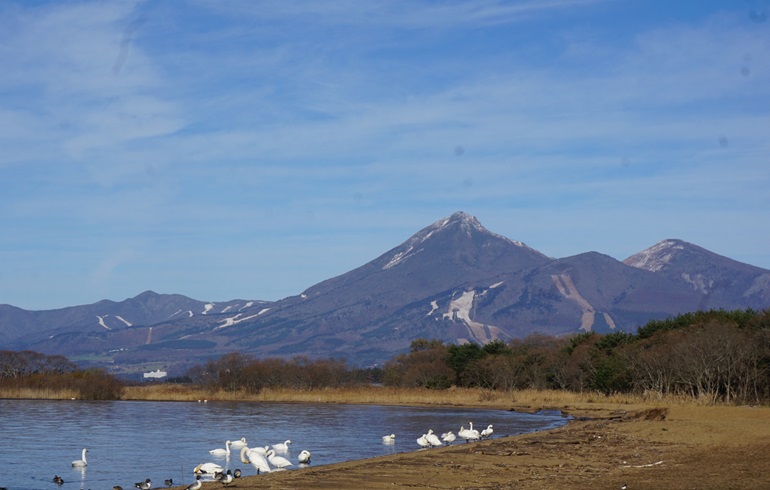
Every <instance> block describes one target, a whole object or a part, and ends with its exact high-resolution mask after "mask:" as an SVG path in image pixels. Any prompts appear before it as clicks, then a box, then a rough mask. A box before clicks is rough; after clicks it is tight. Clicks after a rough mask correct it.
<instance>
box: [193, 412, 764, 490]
mask: <svg viewBox="0 0 770 490" xmlns="http://www.w3.org/2000/svg"><path fill="white" fill-rule="evenodd" d="M508 408H510V407H508ZM543 408H546V407H543ZM559 409H561V410H563V411H564V412H565V413H567V414H570V415H573V416H575V417H576V419H575V420H573V421H571V422H570V423H569V424H567V425H566V426H563V427H560V428H557V429H552V430H549V431H544V432H537V433H532V434H525V435H520V436H511V437H501V438H495V439H492V440H488V441H482V442H476V443H467V444H466V443H455V444H454V445H452V446H449V447H443V448H434V449H430V450H420V451H415V452H410V453H399V454H394V455H388V456H381V457H377V458H371V459H366V460H357V461H349V462H345V463H339V464H332V465H320V466H311V467H309V468H304V469H298V470H292V471H282V472H274V473H271V474H267V475H259V476H251V477H246V478H241V479H238V480H236V482H235V484H234V485H231V487H236V488H239V489H262V488H269V489H384V488H389V489H393V488H457V489H482V488H483V489H504V488H516V489H530V488H531V489H542V488H548V489H575V488H585V489H594V488H608V489H619V488H620V487H621V485H623V484H626V485H627V487H628V489H629V490H637V489H680V488H681V489H690V488H697V489H703V488H714V489H730V488H734V489H740V488H752V489H756V488H770V408H766V407H723V406H719V407H704V406H679V405H677V406H665V405H660V406H642V407H634V406H627V405H617V406H612V405H606V404H605V405H601V406H593V405H589V404H586V405H583V406H573V407H561V408H559ZM249 469H250V468H249ZM214 485H216V487H214V488H218V487H219V486H220V484H219V483H213V482H212V483H206V484H205V485H204V489H205V488H206V487H213V486H214ZM179 488H184V487H179Z"/></svg>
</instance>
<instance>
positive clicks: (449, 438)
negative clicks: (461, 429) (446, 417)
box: [441, 430, 457, 444]
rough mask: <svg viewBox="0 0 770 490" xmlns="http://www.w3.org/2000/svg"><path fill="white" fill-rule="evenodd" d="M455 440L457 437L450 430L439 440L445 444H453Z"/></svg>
mask: <svg viewBox="0 0 770 490" xmlns="http://www.w3.org/2000/svg"><path fill="white" fill-rule="evenodd" d="M455 439H457V436H455V434H454V432H452V431H451V430H450V431H449V432H444V433H443V434H441V440H442V441H444V443H445V444H452V443H453V442H455Z"/></svg>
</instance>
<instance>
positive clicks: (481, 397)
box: [123, 384, 703, 410]
mask: <svg viewBox="0 0 770 490" xmlns="http://www.w3.org/2000/svg"><path fill="white" fill-rule="evenodd" d="M123 399H124V400H148V401H149V400H153V401H199V400H201V401H202V400H206V401H254V402H284V403H349V404H376V405H433V406H437V405H438V406H465V407H478V408H496V409H500V408H504V409H510V408H512V407H515V408H516V409H518V410H539V409H571V408H574V407H576V406H580V407H595V408H596V409H607V408H609V407H618V406H627V407H628V408H629V409H632V408H636V407H644V406H651V405H655V406H658V405H665V406H673V405H702V404H703V403H701V402H698V401H696V400H692V399H687V398H684V397H672V396H668V397H658V396H638V395H620V394H617V395H609V396H607V395H603V394H600V393H574V392H569V391H557V390H519V391H510V392H499V391H491V390H484V389H476V388H451V389H448V390H429V389H424V388H392V387H381V386H366V387H347V388H324V389H318V390H290V389H265V390H263V391H261V392H260V393H247V392H243V391H236V392H232V391H212V390H202V389H196V388H192V387H189V386H181V385H167V384H157V385H147V386H129V387H126V389H125V391H124V394H123ZM589 410H590V408H589Z"/></svg>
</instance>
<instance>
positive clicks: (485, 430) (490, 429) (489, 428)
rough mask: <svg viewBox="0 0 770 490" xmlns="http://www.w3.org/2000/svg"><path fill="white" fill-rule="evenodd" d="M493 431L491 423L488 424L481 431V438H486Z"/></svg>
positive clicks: (490, 435)
mask: <svg viewBox="0 0 770 490" xmlns="http://www.w3.org/2000/svg"><path fill="white" fill-rule="evenodd" d="M494 431H495V430H494V429H493V428H492V424H489V425H488V426H487V428H486V429H484V430H482V431H481V438H482V439H488V438H490V437H492V433H493V432H494Z"/></svg>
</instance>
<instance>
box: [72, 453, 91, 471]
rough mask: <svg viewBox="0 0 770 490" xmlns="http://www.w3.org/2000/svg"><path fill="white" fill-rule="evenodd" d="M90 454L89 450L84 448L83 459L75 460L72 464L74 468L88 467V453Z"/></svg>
mask: <svg viewBox="0 0 770 490" xmlns="http://www.w3.org/2000/svg"><path fill="white" fill-rule="evenodd" d="M87 452H88V449H86V448H83V457H82V458H81V459H78V460H75V461H73V462H72V466H75V467H78V466H86V465H88V461H86V453H87Z"/></svg>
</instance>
